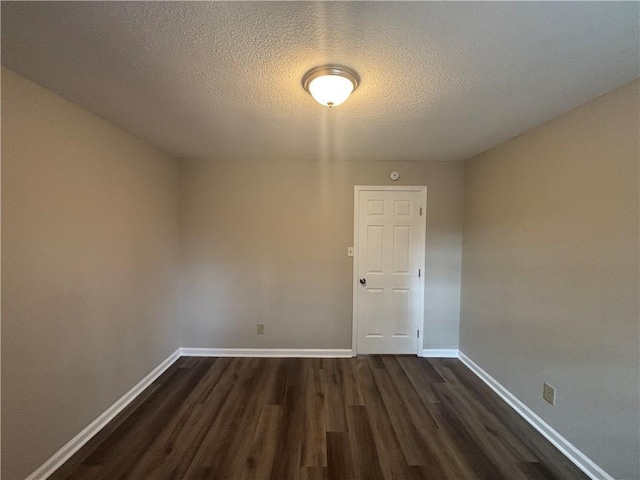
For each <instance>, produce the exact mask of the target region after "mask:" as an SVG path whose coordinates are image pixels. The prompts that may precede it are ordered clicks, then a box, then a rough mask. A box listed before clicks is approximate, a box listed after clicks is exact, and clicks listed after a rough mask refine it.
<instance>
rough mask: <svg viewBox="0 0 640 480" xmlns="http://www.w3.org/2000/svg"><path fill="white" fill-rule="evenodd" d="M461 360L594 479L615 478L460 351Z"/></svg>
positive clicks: (610, 479)
mask: <svg viewBox="0 0 640 480" xmlns="http://www.w3.org/2000/svg"><path fill="white" fill-rule="evenodd" d="M458 358H460V360H461V361H462V363H464V364H465V365H466V366H467V367H469V369H470V370H471V371H472V372H473V373H475V374H476V375H477V376H478V377H479V378H480V379H481V380H482V381H483V382H484V383H486V384H487V385H488V386H489V387H490V388H491V389H492V390H493V391H494V392H496V393H497V394H498V395H499V396H500V397H501V398H502V399H503V400H504V401H505V402H507V403H508V404H509V405H510V406H511V408H513V409H514V410H515V411H516V412H517V413H518V414H519V415H520V416H521V417H522V418H524V419H525V420H526V421H527V422H529V423H530V424H531V426H532V427H533V428H535V429H536V430H537V431H538V432H540V433H541V434H542V436H543V437H545V438H546V439H547V440H549V441H550V442H551V443H552V444H553V445H554V446H555V447H556V448H557V449H558V450H560V451H561V452H562V453H563V454H564V455H565V456H566V457H567V458H568V459H569V460H571V461H572V462H573V463H574V464H575V465H576V466H577V467H578V468H580V470H582V471H583V472H584V473H586V474H587V475H588V476H589V477H590V478H592V479H593V480H614V479H613V477H612V476H611V475H609V474H608V473H607V472H605V471H604V470H603V469H602V468H600V467H599V466H598V465H596V464H595V463H594V462H593V461H592V460H591V459H590V458H589V457H587V456H586V455H585V454H584V453H582V452H581V451H580V450H578V449H577V448H576V447H575V446H574V445H573V444H571V443H570V442H569V441H568V440H567V439H566V438H564V437H563V436H562V435H560V434H559V433H558V432H557V431H555V430H554V429H553V428H552V427H551V426H550V425H549V424H548V423H547V422H545V421H544V420H543V419H542V418H540V417H539V416H538V415H537V414H536V413H535V412H534V411H533V410H531V409H530V408H529V407H527V406H526V405H525V404H524V403H523V402H521V401H520V400H519V399H518V398H517V397H516V396H515V395H514V394H512V393H511V392H510V391H509V390H507V389H506V388H505V387H504V386H503V385H502V384H501V383H500V382H498V381H497V380H496V379H495V378H493V377H492V376H491V375H489V374H488V373H487V372H485V371H484V370H483V369H482V368H481V367H480V366H479V365H478V364H476V363H475V362H474V361H473V360H471V359H470V358H469V357H467V356H466V355H465V354H464V353H463V352H459V356H458Z"/></svg>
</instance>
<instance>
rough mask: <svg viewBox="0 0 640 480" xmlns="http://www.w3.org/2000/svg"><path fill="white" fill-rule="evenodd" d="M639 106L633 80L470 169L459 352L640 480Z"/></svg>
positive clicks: (615, 469) (588, 450) (615, 470)
mask: <svg viewBox="0 0 640 480" xmlns="http://www.w3.org/2000/svg"><path fill="white" fill-rule="evenodd" d="M638 97H639V83H638V81H635V82H633V83H631V84H629V85H627V86H625V87H622V88H620V89H618V90H616V91H614V92H612V93H609V94H607V95H605V96H603V97H600V98H598V99H596V100H594V101H592V102H590V103H588V104H586V105H584V106H582V107H580V108H577V109H575V110H573V111H571V112H569V113H567V114H565V115H562V116H560V117H558V118H556V119H554V120H552V121H550V122H548V123H546V124H544V125H542V126H540V127H537V128H535V129H533V130H531V131H529V132H528V133H526V134H524V135H521V136H520V137H517V138H515V139H513V140H511V141H509V142H506V143H504V144H502V145H500V146H498V147H496V148H494V149H492V150H489V151H488V152H486V153H484V154H482V155H480V156H477V157H475V158H473V159H471V160H469V161H468V162H467V163H466V166H465V220H464V244H463V276H462V278H463V282H462V315H461V317H462V318H461V327H460V349H461V350H462V351H463V352H464V353H465V354H467V355H468V356H469V357H470V358H472V359H473V360H474V361H475V362H476V363H478V364H479V365H480V366H481V367H482V368H484V369H485V370H486V371H487V372H488V373H489V374H491V375H492V376H493V377H495V378H496V379H497V380H498V381H499V382H500V383H502V384H503V385H504V386H505V387H506V388H507V389H509V390H510V391H511V392H512V393H514V394H515V395H516V396H517V397H518V398H519V399H520V400H522V401H523V402H524V403H526V404H527V405H528V406H529V407H530V408H531V409H533V410H534V411H535V412H536V413H537V414H538V415H540V416H541V417H542V418H544V419H545V420H546V421H547V422H548V423H549V424H550V425H551V426H553V427H554V428H555V429H556V430H557V431H559V432H560V433H561V434H562V435H563V436H565V437H566V438H567V439H568V440H569V441H570V442H572V443H573V444H574V445H575V446H577V447H578V448H579V449H581V450H582V451H583V452H584V453H585V454H586V455H587V456H589V457H590V458H591V459H592V460H594V461H595V462H596V463H597V464H599V465H600V466H601V467H602V468H604V469H605V470H606V471H607V472H609V473H610V474H611V475H613V476H615V477H616V478H625V479H627V478H628V479H631V478H640V471H639V470H640V467H639V464H638V451H639V447H640V446H639V444H638V442H639V436H640V432H639V430H638V428H639V425H638V411H639V407H640V405H639V401H640V399H639V392H640V386H639V384H638V381H639V373H640V372H639V368H640V367H639V365H640V359H639V345H640V343H639V341H640V339H639V300H638V293H639V283H638V282H639V281H638V278H639V266H638V262H639V257H638V239H639V229H638V216H639V204H638V201H639V198H638V186H639V181H638V179H639V171H638V166H639V159H640V151H639V148H640V147H639V143H640V138H639V135H640V134H639V130H640V125H639V120H638V112H639V109H640V105H639V99H638ZM544 381H547V382H549V383H550V384H551V385H553V386H555V387H556V388H557V403H556V405H555V406H551V405H549V404H547V403H545V402H544V401H543V400H542V398H541V397H542V384H543V382H544Z"/></svg>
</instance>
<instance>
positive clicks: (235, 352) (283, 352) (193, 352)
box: [180, 348, 353, 358]
mask: <svg viewBox="0 0 640 480" xmlns="http://www.w3.org/2000/svg"><path fill="white" fill-rule="evenodd" d="M180 355H182V356H183V357H277V358H348V357H353V351H352V350H351V349H316V348H301V349H297V348H181V349H180Z"/></svg>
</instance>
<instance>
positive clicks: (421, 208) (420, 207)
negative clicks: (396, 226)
mask: <svg viewBox="0 0 640 480" xmlns="http://www.w3.org/2000/svg"><path fill="white" fill-rule="evenodd" d="M420 216H422V207H420Z"/></svg>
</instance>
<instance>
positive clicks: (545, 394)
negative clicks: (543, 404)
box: [542, 382, 556, 405]
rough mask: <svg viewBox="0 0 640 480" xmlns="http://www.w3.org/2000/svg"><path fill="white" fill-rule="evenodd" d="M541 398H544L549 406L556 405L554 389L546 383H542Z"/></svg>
mask: <svg viewBox="0 0 640 480" xmlns="http://www.w3.org/2000/svg"><path fill="white" fill-rule="evenodd" d="M542 398H544V399H545V400H546V401H547V402H549V403H550V404H551V405H555V404H556V389H555V387H552V386H551V385H549V384H548V383H547V382H545V383H544V386H543V387H542Z"/></svg>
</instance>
